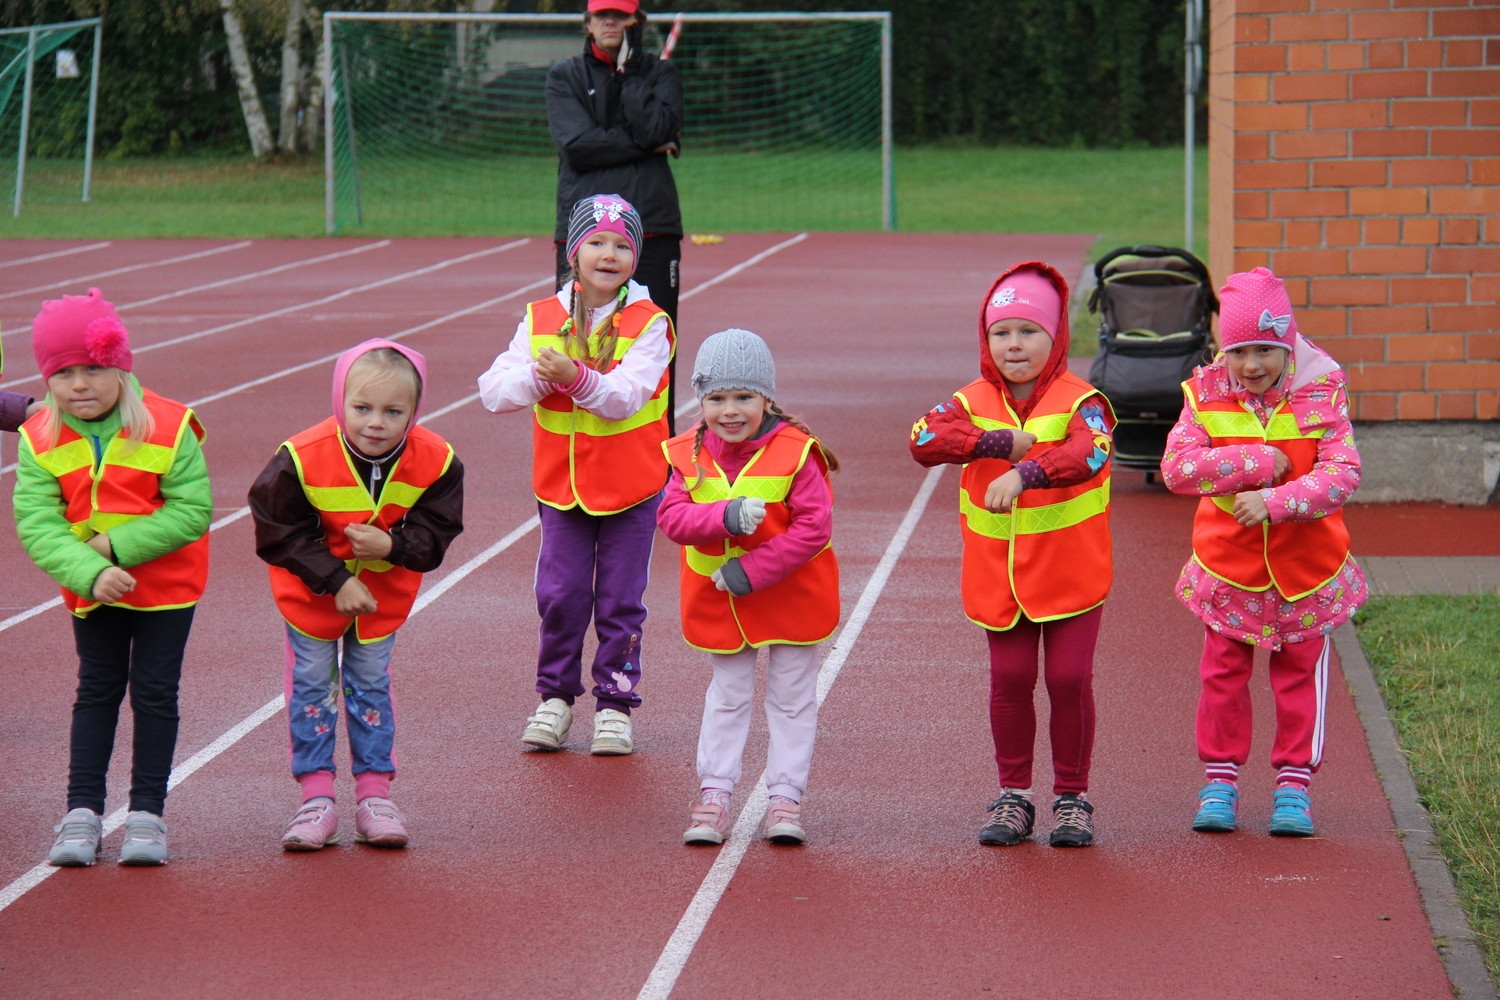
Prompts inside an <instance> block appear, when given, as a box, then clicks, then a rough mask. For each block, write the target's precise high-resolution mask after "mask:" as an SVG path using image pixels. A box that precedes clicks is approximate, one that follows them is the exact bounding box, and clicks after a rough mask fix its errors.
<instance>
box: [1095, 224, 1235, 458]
mask: <svg viewBox="0 0 1500 1000" xmlns="http://www.w3.org/2000/svg"><path fill="white" fill-rule="evenodd" d="M1094 282H1095V283H1094V290H1093V291H1092V292H1091V293H1090V294H1089V302H1088V305H1089V311H1090V312H1097V313H1098V314H1099V353H1098V354H1096V355H1095V356H1094V362H1093V364H1092V365H1091V366H1090V368H1089V381H1090V382H1092V383H1093V385H1094V387H1095V388H1097V389H1098V390H1099V391H1100V392H1102V393H1104V397H1105V398H1106V399H1108V400H1109V402H1110V405H1111V406H1113V407H1114V408H1115V417H1116V418H1117V420H1118V423H1117V424H1116V426H1115V438H1114V456H1113V462H1114V464H1115V466H1116V467H1118V468H1125V469H1140V470H1143V471H1144V472H1145V473H1146V482H1148V483H1149V482H1151V481H1152V479H1153V478H1154V477H1155V475H1156V473H1157V472H1158V471H1159V470H1160V467H1161V456H1162V453H1163V452H1164V451H1166V447H1167V434H1168V433H1169V432H1170V431H1171V430H1172V425H1173V424H1175V423H1176V422H1177V416H1178V414H1179V413H1180V412H1181V411H1182V383H1183V381H1184V380H1186V379H1187V378H1188V377H1189V376H1191V375H1192V374H1193V368H1194V367H1195V366H1197V365H1202V364H1207V363H1208V362H1209V361H1211V360H1212V359H1213V353H1214V351H1213V338H1212V333H1211V330H1210V326H1211V323H1212V321H1213V315H1214V313H1216V312H1218V311H1219V298H1218V296H1217V295H1215V294H1214V289H1213V283H1212V282H1211V281H1210V280H1209V276H1208V268H1207V267H1206V266H1204V263H1203V262H1202V261H1201V260H1199V259H1198V258H1197V257H1195V256H1193V255H1192V254H1191V253H1189V252H1188V251H1186V250H1180V249H1178V248H1176V247H1159V246H1130V247H1120V248H1118V249H1116V250H1111V251H1110V252H1109V253H1107V254H1105V255H1104V256H1103V257H1101V258H1099V260H1098V262H1097V263H1095V264H1094Z"/></svg>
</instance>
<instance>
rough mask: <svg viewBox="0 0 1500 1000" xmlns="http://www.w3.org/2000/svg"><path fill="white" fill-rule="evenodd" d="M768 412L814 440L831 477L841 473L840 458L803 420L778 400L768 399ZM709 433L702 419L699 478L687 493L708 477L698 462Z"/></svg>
mask: <svg viewBox="0 0 1500 1000" xmlns="http://www.w3.org/2000/svg"><path fill="white" fill-rule="evenodd" d="M756 395H757V396H759V395H760V393H756ZM761 398H762V399H766V397H764V396H761ZM766 412H767V413H770V414H771V415H773V416H776V417H779V418H781V419H782V420H784V421H786V422H787V423H789V424H791V425H792V426H793V427H795V428H797V429H798V430H799V431H801V432H802V433H803V434H806V435H807V436H808V437H810V438H812V443H813V445H814V446H815V447H816V448H817V449H818V453H819V454H820V455H822V456H823V464H824V465H826V466H828V474H829V475H830V476H832V475H834V474H835V473H837V472H838V471H839V460H838V456H836V455H835V454H834V453H833V452H832V451H830V450H829V448H828V446H827V445H825V444H824V443H823V442H822V441H819V440H818V436H817V435H816V434H814V433H813V432H812V429H811V428H809V427H808V426H807V425H806V424H804V423H803V422H802V420H801V418H799V417H794V416H792V415H791V414H790V413H787V412H786V411H785V410H783V409H782V408H781V407H780V406H779V405H778V404H777V402H776V400H774V399H766ZM707 432H708V421H707V420H706V419H703V418H700V419H699V420H698V426H697V427H694V428H693V468H694V469H695V470H697V472H698V478H697V479H695V480H693V485H691V486H689V487H687V491H688V492H689V493H691V492H693V491H694V490H696V489H697V488H698V487H699V486H701V485H703V477H704V476H706V475H708V470H707V469H705V468H704V467H703V465H702V463H700V462H699V461H698V456H699V455H700V454H701V453H702V451H703V435H704V434H705V433H707Z"/></svg>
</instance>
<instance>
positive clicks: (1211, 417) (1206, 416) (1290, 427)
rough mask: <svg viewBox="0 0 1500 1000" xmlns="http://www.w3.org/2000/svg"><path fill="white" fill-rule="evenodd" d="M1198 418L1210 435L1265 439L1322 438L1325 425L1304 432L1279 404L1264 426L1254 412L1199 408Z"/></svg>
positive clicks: (1292, 416) (1294, 418) (1293, 417)
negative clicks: (1231, 411) (1228, 411)
mask: <svg viewBox="0 0 1500 1000" xmlns="http://www.w3.org/2000/svg"><path fill="white" fill-rule="evenodd" d="M1198 422H1199V423H1201V424H1202V425H1203V429H1204V430H1205V431H1207V432H1208V433H1209V436H1210V437H1217V438H1228V437H1236V438H1260V439H1262V440H1264V441H1300V440H1303V439H1313V440H1316V439H1317V438H1321V437H1322V436H1323V435H1324V434H1325V433H1327V428H1326V427H1320V428H1318V429H1317V430H1313V431H1308V432H1306V433H1304V432H1303V430H1302V428H1300V427H1298V426H1297V418H1296V416H1295V415H1294V414H1291V413H1286V412H1283V411H1282V409H1281V408H1280V407H1278V408H1277V410H1276V412H1274V413H1272V414H1271V419H1270V421H1269V422H1268V423H1267V424H1266V425H1265V426H1264V427H1263V426H1261V422H1260V420H1259V419H1258V418H1257V417H1256V416H1255V414H1253V413H1249V412H1243V411H1242V412H1238V413H1226V412H1223V411H1220V410H1209V411H1201V410H1200V411H1198Z"/></svg>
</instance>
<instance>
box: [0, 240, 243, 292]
mask: <svg viewBox="0 0 1500 1000" xmlns="http://www.w3.org/2000/svg"><path fill="white" fill-rule="evenodd" d="M253 242H255V241H254V240H241V241H240V242H238V243H227V244H225V245H224V246H221V247H210V248H209V249H207V250H198V251H195V252H194V253H185V254H182V255H180V256H177V257H167V258H164V259H162V260H151V261H146V262H145V263H143V264H131V265H129V266H127V267H116V268H113V269H111V270H108V271H99V272H96V273H94V274H85V275H81V276H80V277H77V278H66V279H64V280H62V281H54V282H53V283H52V284H50V285H33V286H32V287H31V288H21V289H17V290H16V291H14V292H0V299H13V298H15V297H16V296H18V295H30V294H32V293H33V292H47V291H51V290H52V289H54V288H70V287H77V286H78V285H81V284H83V283H84V282H85V281H97V280H98V279H100V278H109V277H113V276H114V275H116V274H128V273H130V272H131V271H144V270H146V269H148V268H152V267H166V266H167V265H168V264H181V263H183V262H185V261H189V260H202V259H203V258H204V257H212V256H214V255H215V254H221V253H227V252H228V251H230V250H243V249H245V247H247V246H249V245H250V244H251V243H253Z"/></svg>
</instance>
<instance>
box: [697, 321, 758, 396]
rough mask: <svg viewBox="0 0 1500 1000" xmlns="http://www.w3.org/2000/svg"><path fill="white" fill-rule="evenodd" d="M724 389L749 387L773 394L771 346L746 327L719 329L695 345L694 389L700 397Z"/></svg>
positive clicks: (751, 389) (754, 390)
mask: <svg viewBox="0 0 1500 1000" xmlns="http://www.w3.org/2000/svg"><path fill="white" fill-rule="evenodd" d="M725 389H749V390H750V391H751V392H758V393H760V394H761V395H762V396H764V397H766V398H767V399H774V398H776V362H774V361H772V360H771V349H770V348H769V347H767V346H766V342H765V341H764V340H761V339H760V338H759V337H757V336H756V335H755V334H753V333H751V332H750V331H749V330H721V331H720V332H718V333H716V334H714V335H713V336H711V337H709V338H708V339H707V340H705V341H704V342H703V345H702V346H701V347H699V348H698V357H697V358H696V359H694V361H693V391H694V392H696V393H697V394H698V398H699V399H702V398H703V397H704V396H707V395H708V394H709V393H711V392H721V391H723V390H725Z"/></svg>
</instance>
